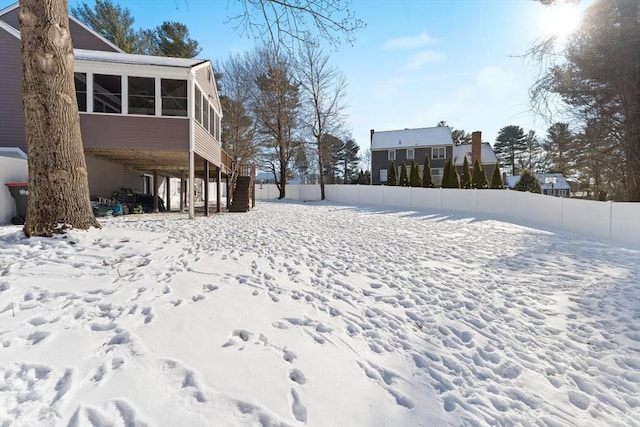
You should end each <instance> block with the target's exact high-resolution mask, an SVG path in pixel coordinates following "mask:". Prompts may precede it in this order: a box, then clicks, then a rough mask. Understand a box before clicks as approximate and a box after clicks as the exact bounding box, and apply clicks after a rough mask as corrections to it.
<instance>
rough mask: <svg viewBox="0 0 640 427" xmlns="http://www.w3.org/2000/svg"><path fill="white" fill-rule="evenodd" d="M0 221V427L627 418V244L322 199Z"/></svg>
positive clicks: (636, 299) (636, 399) (630, 327)
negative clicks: (197, 212)
mask: <svg viewBox="0 0 640 427" xmlns="http://www.w3.org/2000/svg"><path fill="white" fill-rule="evenodd" d="M103 225H104V228H103V229H102V230H91V231H89V232H72V233H71V234H70V235H69V236H68V237H66V238H58V239H39V238H33V239H24V238H23V237H22V234H21V232H19V228H18V227H15V226H7V227H0V426H2V427H8V426H11V427H13V426H68V427H81V426H95V427H106V426H279V425H290V426H296V425H303V424H307V425H310V426H349V427H352V426H450V425H451V426H459V425H536V426H545V425H546V426H605V425H606V426H640V251H638V250H630V249H624V248H619V247H615V246H611V245H609V244H607V243H603V242H599V241H596V240H591V239H583V238H580V237H579V236H575V235H557V234H553V233H549V232H545V231H540V230H536V229H531V228H526V227H522V226H518V225H512V224H508V223H504V222H499V221H492V220H481V221H476V220H472V219H468V218H460V217H449V218H447V217H441V216H433V215H428V214H426V213H421V212H406V211H405V212H399V211H392V210H391V211H390V210H384V209H382V208H380V209H376V208H374V207H368V208H363V207H360V208H355V207H347V206H341V205H332V204H329V203H313V204H304V203H286V202H261V203H259V204H258V205H257V208H256V209H254V210H252V211H251V212H249V213H246V214H219V215H214V216H212V217H210V218H196V219H195V220H188V219H187V218H186V217H185V216H184V215H178V214H174V215H168V214H167V215H144V216H139V217H138V216H136V217H134V216H128V217H124V218H122V217H121V218H113V219H109V220H106V221H104V222H103Z"/></svg>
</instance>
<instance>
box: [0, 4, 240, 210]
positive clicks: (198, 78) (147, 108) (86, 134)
mask: <svg viewBox="0 0 640 427" xmlns="http://www.w3.org/2000/svg"><path fill="white" fill-rule="evenodd" d="M69 26H70V32H71V38H72V40H73V45H74V56H75V61H74V67H75V70H74V71H75V73H74V77H75V89H76V97H77V101H78V109H79V111H80V127H81V131H82V141H83V146H84V153H85V159H86V163H87V172H88V180H89V191H90V193H91V196H92V197H96V196H110V195H111V194H112V192H114V191H117V190H119V189H120V188H130V189H132V190H133V191H136V192H145V193H156V194H157V192H158V189H159V187H160V186H161V184H162V187H163V189H164V191H165V192H166V194H165V195H164V197H165V200H167V201H169V200H171V195H172V193H171V191H170V190H171V189H170V182H171V180H170V178H174V181H176V180H177V181H178V184H176V183H175V182H174V184H172V187H173V188H172V189H173V190H174V191H175V190H178V194H183V193H185V196H186V198H188V199H189V200H191V201H192V199H193V191H191V192H188V191H184V190H185V189H186V188H187V186H186V185H180V184H183V183H184V182H186V181H185V180H186V179H188V180H189V181H192V182H193V181H194V180H195V178H202V179H206V180H207V181H209V180H211V179H216V181H217V183H218V186H219V185H220V181H221V177H223V176H227V177H228V176H230V175H231V173H232V168H233V164H232V159H231V157H230V156H228V155H227V154H226V153H225V152H224V151H223V150H222V144H221V120H222V107H221V104H220V100H219V97H218V89H217V87H216V81H215V77H214V73H213V68H212V65H211V62H210V61H209V60H204V59H184V58H167V57H157V56H148V55H134V54H128V53H124V52H123V51H122V50H121V49H119V48H118V47H117V46H115V45H113V44H112V43H110V42H109V41H108V40H106V39H105V38H103V37H102V36H100V35H99V34H98V33H96V32H95V31H93V30H91V29H90V28H88V27H86V26H85V25H83V24H82V23H80V22H79V21H78V20H76V19H75V18H73V17H72V16H70V17H69ZM0 57H1V58H2V60H0V93H1V96H0V147H17V148H20V149H21V150H23V151H25V152H26V151H27V150H26V144H25V136H24V126H25V122H24V116H23V110H22V99H21V81H22V60H21V54H20V24H19V20H18V4H17V3H16V4H14V5H11V6H9V7H6V8H5V9H2V10H0ZM227 185H228V180H227ZM178 187H180V189H178ZM218 193H220V191H218ZM205 194H206V193H205ZM183 199H184V198H183V197H180V200H181V201H182V200H183ZM181 205H182V203H181ZM219 205H220V202H219V201H218V208H219V207H220V206H219ZM189 206H190V207H192V206H193V203H189ZM206 206H208V204H207V205H206ZM206 209H208V208H206ZM205 212H207V213H208V210H206V211H205Z"/></svg>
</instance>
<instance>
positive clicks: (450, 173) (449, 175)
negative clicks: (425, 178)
mask: <svg viewBox="0 0 640 427" xmlns="http://www.w3.org/2000/svg"><path fill="white" fill-rule="evenodd" d="M442 188H460V181H459V180H458V172H457V171H456V167H455V166H454V165H453V160H451V157H449V158H448V159H447V161H446V162H445V163H444V171H443V174H442Z"/></svg>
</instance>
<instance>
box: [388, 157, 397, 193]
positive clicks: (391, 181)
mask: <svg viewBox="0 0 640 427" xmlns="http://www.w3.org/2000/svg"><path fill="white" fill-rule="evenodd" d="M387 185H389V186H392V187H393V186H394V185H396V162H393V161H392V162H391V166H389V176H387Z"/></svg>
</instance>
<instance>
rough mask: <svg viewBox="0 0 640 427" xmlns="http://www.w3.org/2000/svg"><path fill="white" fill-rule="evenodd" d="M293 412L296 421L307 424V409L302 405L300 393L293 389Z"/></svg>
mask: <svg viewBox="0 0 640 427" xmlns="http://www.w3.org/2000/svg"><path fill="white" fill-rule="evenodd" d="M291 400H292V402H291V412H292V413H293V416H294V417H295V419H296V420H298V421H300V422H302V423H306V422H307V408H306V407H305V406H304V405H303V404H302V401H301V400H300V396H299V395H298V392H296V391H295V390H293V389H291Z"/></svg>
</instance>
